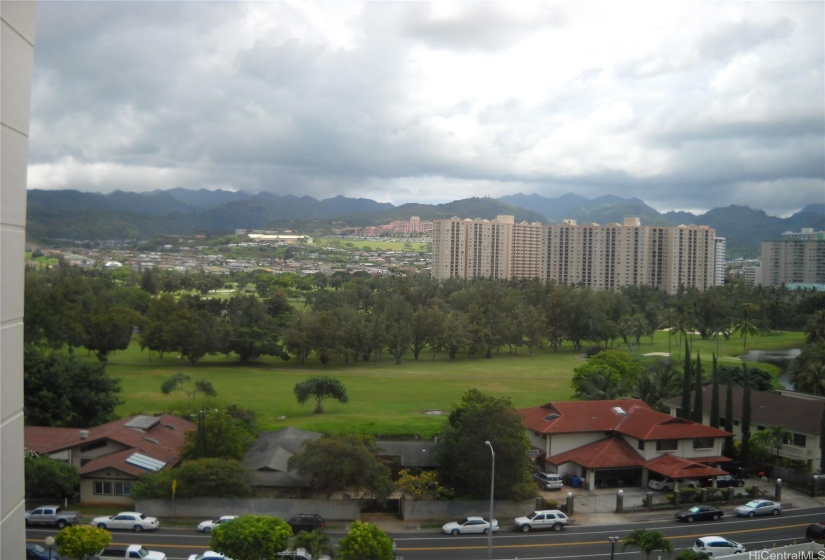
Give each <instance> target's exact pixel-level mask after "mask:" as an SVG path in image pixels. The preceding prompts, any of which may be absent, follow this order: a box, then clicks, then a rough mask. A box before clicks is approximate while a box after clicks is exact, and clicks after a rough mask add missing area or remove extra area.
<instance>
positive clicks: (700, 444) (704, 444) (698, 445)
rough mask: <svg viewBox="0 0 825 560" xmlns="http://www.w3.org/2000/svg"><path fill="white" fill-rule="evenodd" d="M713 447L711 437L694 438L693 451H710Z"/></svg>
mask: <svg viewBox="0 0 825 560" xmlns="http://www.w3.org/2000/svg"><path fill="white" fill-rule="evenodd" d="M712 447H713V438H712V437H703V438H696V439H694V440H693V449H710V448H712Z"/></svg>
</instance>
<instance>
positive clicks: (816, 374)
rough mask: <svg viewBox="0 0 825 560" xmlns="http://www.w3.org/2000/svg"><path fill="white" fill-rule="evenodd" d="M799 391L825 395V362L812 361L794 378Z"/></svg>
mask: <svg viewBox="0 0 825 560" xmlns="http://www.w3.org/2000/svg"><path fill="white" fill-rule="evenodd" d="M794 385H795V387H796V390H797V391H803V392H805V393H811V394H814V395H825V362H823V361H822V360H811V361H809V362H807V363H806V364H805V367H804V369H803V370H802V371H800V372H799V373H798V374H797V375H796V377H795V378H794Z"/></svg>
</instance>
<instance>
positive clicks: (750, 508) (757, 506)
mask: <svg viewBox="0 0 825 560" xmlns="http://www.w3.org/2000/svg"><path fill="white" fill-rule="evenodd" d="M733 513H735V514H736V515H738V516H740V517H755V516H757V515H779V514H780V513H782V504H780V503H779V502H774V501H771V500H751V501H750V502H748V503H747V504H745V505H741V506H736V507H735V508H733Z"/></svg>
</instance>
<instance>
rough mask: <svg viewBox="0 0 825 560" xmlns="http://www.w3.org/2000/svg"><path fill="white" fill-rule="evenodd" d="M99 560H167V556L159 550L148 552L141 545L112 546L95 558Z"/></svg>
mask: <svg viewBox="0 0 825 560" xmlns="http://www.w3.org/2000/svg"><path fill="white" fill-rule="evenodd" d="M94 558H96V559H97V560H130V559H132V558H137V559H138V560H166V554H164V553H163V552H159V551H157V550H146V549H145V548H143V547H142V546H140V545H139V544H130V545H128V546H111V547H106V548H104V549H103V550H101V551H100V553H98V554H97V555H95V557H94Z"/></svg>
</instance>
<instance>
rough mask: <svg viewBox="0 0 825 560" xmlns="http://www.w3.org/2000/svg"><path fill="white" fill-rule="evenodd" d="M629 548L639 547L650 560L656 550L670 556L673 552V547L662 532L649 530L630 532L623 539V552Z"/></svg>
mask: <svg viewBox="0 0 825 560" xmlns="http://www.w3.org/2000/svg"><path fill="white" fill-rule="evenodd" d="M628 546H636V547H639V550H641V551H642V552H644V555H645V558H647V559H649V558H650V555H651V554H653V552H654V551H656V550H662V551H664V552H667V553H668V554H671V553H672V552H673V545H672V544H671V543H670V541H669V540H668V539H667V537H665V535H664V534H663V533H662V532H661V531H649V530H647V529H634V530H633V531H630V532H629V533H628V534H627V536H626V537H625V538H624V539H622V552H624V550H625V549H626V548H627V547H628Z"/></svg>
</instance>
